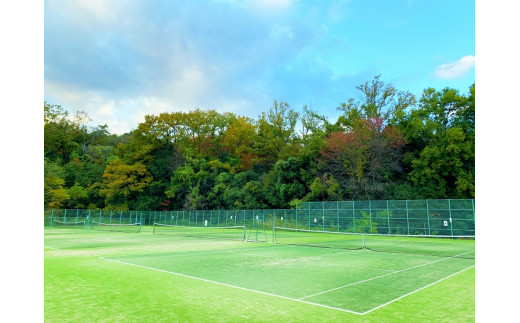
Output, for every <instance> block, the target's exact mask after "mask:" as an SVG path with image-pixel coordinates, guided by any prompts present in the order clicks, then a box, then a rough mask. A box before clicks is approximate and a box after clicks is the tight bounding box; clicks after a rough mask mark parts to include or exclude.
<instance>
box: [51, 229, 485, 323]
mask: <svg viewBox="0 0 520 323" xmlns="http://www.w3.org/2000/svg"><path fill="white" fill-rule="evenodd" d="M206 229H208V230H206ZM215 229H217V230H213V231H212V228H187V227H176V226H172V227H166V228H165V227H161V228H154V227H153V226H143V227H142V229H139V230H135V229H132V230H127V229H125V230H123V231H124V232H115V230H114V231H105V230H99V231H98V230H89V229H83V230H82V229H79V230H78V229H74V228H46V236H45V245H46V247H47V248H49V249H47V250H48V251H49V252H50V253H52V254H53V255H54V256H55V257H57V256H60V255H63V256H64V255H67V256H73V257H74V256H77V255H84V254H88V255H89V257H95V258H96V259H97V260H98V261H101V262H106V263H107V264H111V265H114V266H117V268H119V270H121V271H123V272H124V271H125V270H130V268H134V269H136V268H138V269H140V270H142V272H144V271H146V272H150V273H152V272H153V273H154V274H157V275H165V276H162V277H163V278H162V279H163V280H165V279H166V280H168V279H171V280H175V277H182V278H187V279H191V280H195V281H199V282H201V283H202V284H203V286H208V290H207V291H205V290H204V289H202V290H198V292H199V293H201V294H204V293H206V292H208V293H214V288H218V289H221V290H228V289H236V290H241V291H244V292H246V293H248V294H249V295H250V297H252V299H255V295H257V296H260V295H262V296H263V297H265V296H267V297H268V298H271V299H272V302H277V301H279V300H281V299H284V300H285V301H289V302H292V303H294V304H300V305H304V306H308V307H309V308H321V309H323V308H325V309H327V310H330V311H337V312H343V313H348V314H350V315H354V316H361V317H365V316H366V315H367V314H370V313H372V312H377V310H378V309H382V308H385V307H387V306H389V305H391V304H392V303H394V302H397V301H399V300H402V299H404V298H406V297H409V296H410V295H413V294H415V293H417V292H421V291H425V290H426V291H427V290H428V288H431V287H432V286H435V285H436V284H439V283H441V282H443V281H445V280H448V279H450V278H452V277H456V276H457V275H460V274H461V273H463V272H465V271H468V270H469V269H472V268H473V267H474V266H475V241H474V239H459V238H453V237H449V238H443V237H435V238H431V237H408V236H407V237H405V236H402V237H400V236H385V235H370V234H332V233H329V232H315V231H312V232H311V231H308V230H294V229H286V228H277V229H275V231H274V232H273V231H267V232H265V231H262V232H261V234H265V236H266V237H267V239H266V240H267V241H268V242H263V243H247V242H245V241H243V240H244V239H243V238H246V239H245V240H247V235H250V234H251V232H250V231H252V230H246V231H245V228H240V227H230V228H229V229H227V228H215ZM253 233H255V234H258V232H253ZM255 241H256V239H255ZM273 242H275V243H273ZM169 277H170V278H169ZM210 286H211V287H210ZM215 297H219V295H218V293H217V295H215ZM473 297H474V295H473Z"/></svg>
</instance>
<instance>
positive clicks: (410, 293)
mask: <svg viewBox="0 0 520 323" xmlns="http://www.w3.org/2000/svg"><path fill="white" fill-rule="evenodd" d="M473 267H475V265H473V266H469V267H468V268H465V269H462V270H461V271H458V272H456V273H454V274H451V275H449V276H447V277H444V278H441V279H439V280H437V281H435V282H433V283H431V284H429V285H426V286H424V287H421V288H419V289H416V290H414V291H411V292H409V293H408V294H404V295H403V296H399V297H398V298H396V299H393V300H391V301H389V302H386V303H384V304H381V305H379V306H376V307H374V308H373V309H371V310H368V311H366V312H363V313H361V315H365V314H368V313H370V312H372V311H375V310H377V309H380V308H381V307H384V306H386V305H388V304H391V303H393V302H395V301H398V300H400V299H402V298H404V297H406V296H409V295H412V294H414V293H416V292H418V291H421V290H423V289H425V288H428V287H430V286H433V285H435V284H437V283H440V282H441V281H443V280H446V279H448V278H450V277H453V276H455V275H458V274H460V273H461V272H464V271H466V270H468V269H470V268H473Z"/></svg>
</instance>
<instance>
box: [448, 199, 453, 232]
mask: <svg viewBox="0 0 520 323" xmlns="http://www.w3.org/2000/svg"><path fill="white" fill-rule="evenodd" d="M448 210H449V211H450V231H451V236H452V237H453V219H452V217H451V200H448Z"/></svg>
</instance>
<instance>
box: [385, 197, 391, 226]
mask: <svg viewBox="0 0 520 323" xmlns="http://www.w3.org/2000/svg"><path fill="white" fill-rule="evenodd" d="M389 203H390V201H388V200H386V219H387V223H388V234H390V206H389Z"/></svg>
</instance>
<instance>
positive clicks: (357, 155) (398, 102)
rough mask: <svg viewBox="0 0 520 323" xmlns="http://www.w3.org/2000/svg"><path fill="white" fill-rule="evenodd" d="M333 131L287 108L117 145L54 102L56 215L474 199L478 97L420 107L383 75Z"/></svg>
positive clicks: (182, 121) (311, 115)
mask: <svg viewBox="0 0 520 323" xmlns="http://www.w3.org/2000/svg"><path fill="white" fill-rule="evenodd" d="M357 89H358V90H359V91H360V93H361V96H360V97H361V99H360V100H355V99H354V98H347V100H346V101H345V103H340V104H339V107H338V108H337V110H338V111H340V112H341V115H340V116H339V117H338V119H337V120H335V121H331V120H328V119H327V118H326V117H325V116H321V115H319V114H318V113H317V112H316V111H314V110H312V109H310V108H308V107H307V106H304V107H302V109H300V110H298V109H295V108H293V107H291V106H290V105H289V103H287V102H284V101H278V100H275V101H274V103H273V105H272V106H271V107H269V108H268V109H267V110H266V111H265V112H263V113H262V114H261V115H260V116H258V118H257V119H256V120H254V119H251V118H247V117H244V116H240V115H235V114H233V113H219V112H217V111H215V110H201V109H196V110H192V111H189V112H164V113H161V114H159V115H147V116H146V117H145V119H144V120H143V121H142V122H141V123H140V124H139V125H138V126H137V128H136V129H134V130H132V131H131V132H129V133H126V134H122V135H114V134H110V133H109V131H108V130H107V129H108V127H107V125H98V126H95V127H92V126H88V124H89V122H90V121H91V120H90V117H89V116H88V115H87V113H85V112H84V111H78V112H76V114H75V115H71V114H70V112H68V111H66V110H65V109H63V108H62V107H61V106H60V105H53V104H49V103H47V102H44V197H45V199H44V201H45V207H46V208H104V209H120V210H178V209H241V208H290V207H294V206H295V205H296V204H297V203H298V202H300V201H326V200H351V199H352V200H367V199H419V198H474V196H475V85H474V84H473V85H472V86H471V87H470V88H469V91H468V93H467V94H461V93H459V92H458V91H457V90H455V89H451V88H445V89H442V90H440V91H439V90H435V89H433V88H428V89H425V90H424V91H423V93H422V96H421V97H420V98H416V97H415V96H414V95H413V94H411V93H410V92H408V91H401V90H398V89H396V88H395V87H394V86H393V85H392V84H388V83H385V82H383V81H382V80H381V77H380V75H378V76H376V77H374V79H373V80H370V81H367V82H365V83H364V84H361V85H359V86H358V87H357Z"/></svg>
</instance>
